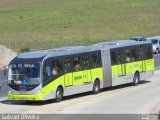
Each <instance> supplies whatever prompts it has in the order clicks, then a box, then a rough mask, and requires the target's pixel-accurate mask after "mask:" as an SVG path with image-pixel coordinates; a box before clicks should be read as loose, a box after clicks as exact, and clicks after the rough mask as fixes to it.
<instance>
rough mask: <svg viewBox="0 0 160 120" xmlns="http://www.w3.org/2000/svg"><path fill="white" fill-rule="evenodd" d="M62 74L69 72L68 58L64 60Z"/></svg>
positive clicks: (69, 63) (69, 61)
mask: <svg viewBox="0 0 160 120" xmlns="http://www.w3.org/2000/svg"><path fill="white" fill-rule="evenodd" d="M64 72H65V73H67V72H71V60H70V59H69V58H66V59H64Z"/></svg>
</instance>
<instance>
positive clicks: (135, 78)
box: [133, 73, 140, 86]
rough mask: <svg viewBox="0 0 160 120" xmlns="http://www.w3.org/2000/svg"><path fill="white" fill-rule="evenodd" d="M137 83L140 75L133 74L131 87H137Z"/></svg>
mask: <svg viewBox="0 0 160 120" xmlns="http://www.w3.org/2000/svg"><path fill="white" fill-rule="evenodd" d="M139 81H140V75H139V74H138V73H135V74H134V77H133V85H134V86H136V85H138V84H139Z"/></svg>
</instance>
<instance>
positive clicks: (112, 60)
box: [111, 51, 116, 65]
mask: <svg viewBox="0 0 160 120" xmlns="http://www.w3.org/2000/svg"><path fill="white" fill-rule="evenodd" d="M111 64H112V65H116V52H115V51H113V52H111Z"/></svg>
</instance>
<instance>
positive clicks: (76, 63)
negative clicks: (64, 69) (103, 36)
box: [73, 57, 81, 71]
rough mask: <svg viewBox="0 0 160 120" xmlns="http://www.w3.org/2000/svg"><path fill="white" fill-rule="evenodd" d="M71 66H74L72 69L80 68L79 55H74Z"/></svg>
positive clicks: (77, 69) (78, 69)
mask: <svg viewBox="0 0 160 120" xmlns="http://www.w3.org/2000/svg"><path fill="white" fill-rule="evenodd" d="M73 66H74V71H80V70H81V62H80V57H74V58H73Z"/></svg>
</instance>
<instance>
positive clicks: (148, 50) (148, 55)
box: [145, 45, 153, 59]
mask: <svg viewBox="0 0 160 120" xmlns="http://www.w3.org/2000/svg"><path fill="white" fill-rule="evenodd" d="M145 53H146V59H152V58H153V52H152V46H151V45H147V46H146V52H145Z"/></svg>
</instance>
